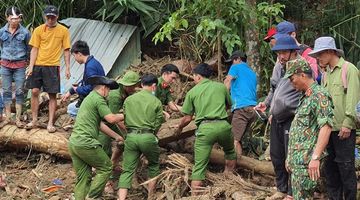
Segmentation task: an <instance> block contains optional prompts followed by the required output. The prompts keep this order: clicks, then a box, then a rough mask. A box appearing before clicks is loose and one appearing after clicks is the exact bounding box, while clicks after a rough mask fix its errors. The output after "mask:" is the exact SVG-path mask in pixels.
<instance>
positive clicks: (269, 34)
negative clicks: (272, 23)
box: [264, 27, 276, 42]
mask: <svg viewBox="0 0 360 200" xmlns="http://www.w3.org/2000/svg"><path fill="white" fill-rule="evenodd" d="M275 34H276V28H275V27H272V28H270V29H269V30H268V32H267V35H266V36H265V37H264V41H265V42H270V40H271V38H272V37H274V35H275Z"/></svg>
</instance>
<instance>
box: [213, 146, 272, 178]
mask: <svg viewBox="0 0 360 200" xmlns="http://www.w3.org/2000/svg"><path fill="white" fill-rule="evenodd" d="M210 162H211V163H215V164H224V163H225V158H224V152H223V151H222V150H219V149H213V150H212V151H211V155H210ZM236 164H237V166H238V167H240V168H245V169H249V170H253V171H254V172H256V173H259V174H267V175H273V176H275V172H274V167H273V165H272V164H271V162H270V161H260V160H256V159H254V158H250V157H246V156H241V158H240V159H239V158H238V159H237V161H236Z"/></svg>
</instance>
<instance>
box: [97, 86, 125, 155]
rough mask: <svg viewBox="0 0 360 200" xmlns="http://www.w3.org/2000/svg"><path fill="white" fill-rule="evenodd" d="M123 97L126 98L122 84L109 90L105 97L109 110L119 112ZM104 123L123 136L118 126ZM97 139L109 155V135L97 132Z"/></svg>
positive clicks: (110, 139)
mask: <svg viewBox="0 0 360 200" xmlns="http://www.w3.org/2000/svg"><path fill="white" fill-rule="evenodd" d="M125 98H126V95H125V91H124V87H123V86H122V85H120V87H119V88H118V89H116V90H111V91H110V92H109V96H108V98H107V99H108V105H109V108H110V111H111V112H112V113H119V111H120V109H121V108H122V106H123V103H124V100H125ZM106 124H107V125H108V126H109V127H110V128H111V129H112V130H113V131H115V132H116V133H118V134H119V135H121V136H122V137H123V136H124V134H123V133H122V132H121V131H120V130H119V128H118V127H117V126H116V125H114V124H108V123H106ZM98 141H100V143H101V144H102V146H103V149H104V151H105V152H106V154H108V155H111V141H112V138H111V137H109V136H108V135H106V134H105V133H102V132H101V134H99V137H98Z"/></svg>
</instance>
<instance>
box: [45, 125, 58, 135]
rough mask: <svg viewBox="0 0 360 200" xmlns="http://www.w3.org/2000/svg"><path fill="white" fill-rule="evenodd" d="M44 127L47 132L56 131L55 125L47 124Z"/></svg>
mask: <svg viewBox="0 0 360 200" xmlns="http://www.w3.org/2000/svg"><path fill="white" fill-rule="evenodd" d="M46 129H47V131H48V133H55V132H56V128H55V126H48V127H47V128H46Z"/></svg>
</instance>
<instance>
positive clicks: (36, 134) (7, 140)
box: [0, 119, 274, 175]
mask: <svg viewBox="0 0 360 200" xmlns="http://www.w3.org/2000/svg"><path fill="white" fill-rule="evenodd" d="M179 122H180V119H175V120H169V121H168V122H166V123H164V124H163V125H162V127H161V128H160V130H159V132H158V135H157V136H158V139H159V145H160V146H166V144H168V143H170V142H173V141H177V140H180V139H184V138H187V137H190V136H192V135H193V134H194V132H195V130H196V126H195V124H194V122H191V123H190V124H189V125H188V126H187V127H185V128H184V129H183V131H182V133H181V134H180V135H175V134H174V132H175V129H176V128H175V126H176V125H177V124H179ZM67 135H68V134H67V133H65V132H59V131H58V132H55V133H51V134H50V133H48V132H47V130H46V129H32V130H30V131H27V130H25V129H18V128H17V127H16V126H14V125H7V126H5V127H4V128H2V129H0V144H1V145H4V146H11V147H15V148H22V149H33V150H35V151H39V152H45V153H49V154H51V155H55V156H59V157H62V158H66V159H70V154H69V152H68V148H67V144H68V138H67ZM210 162H212V163H216V164H223V163H224V162H225V160H224V153H223V152H222V151H221V150H216V149H213V151H212V153H211V158H210ZM237 164H238V166H239V167H242V168H245V169H249V170H253V171H255V172H257V173H261V174H269V175H274V170H273V168H272V165H271V163H270V162H268V161H258V160H256V159H253V158H249V157H246V156H242V157H241V159H239V160H238V161H237Z"/></svg>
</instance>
